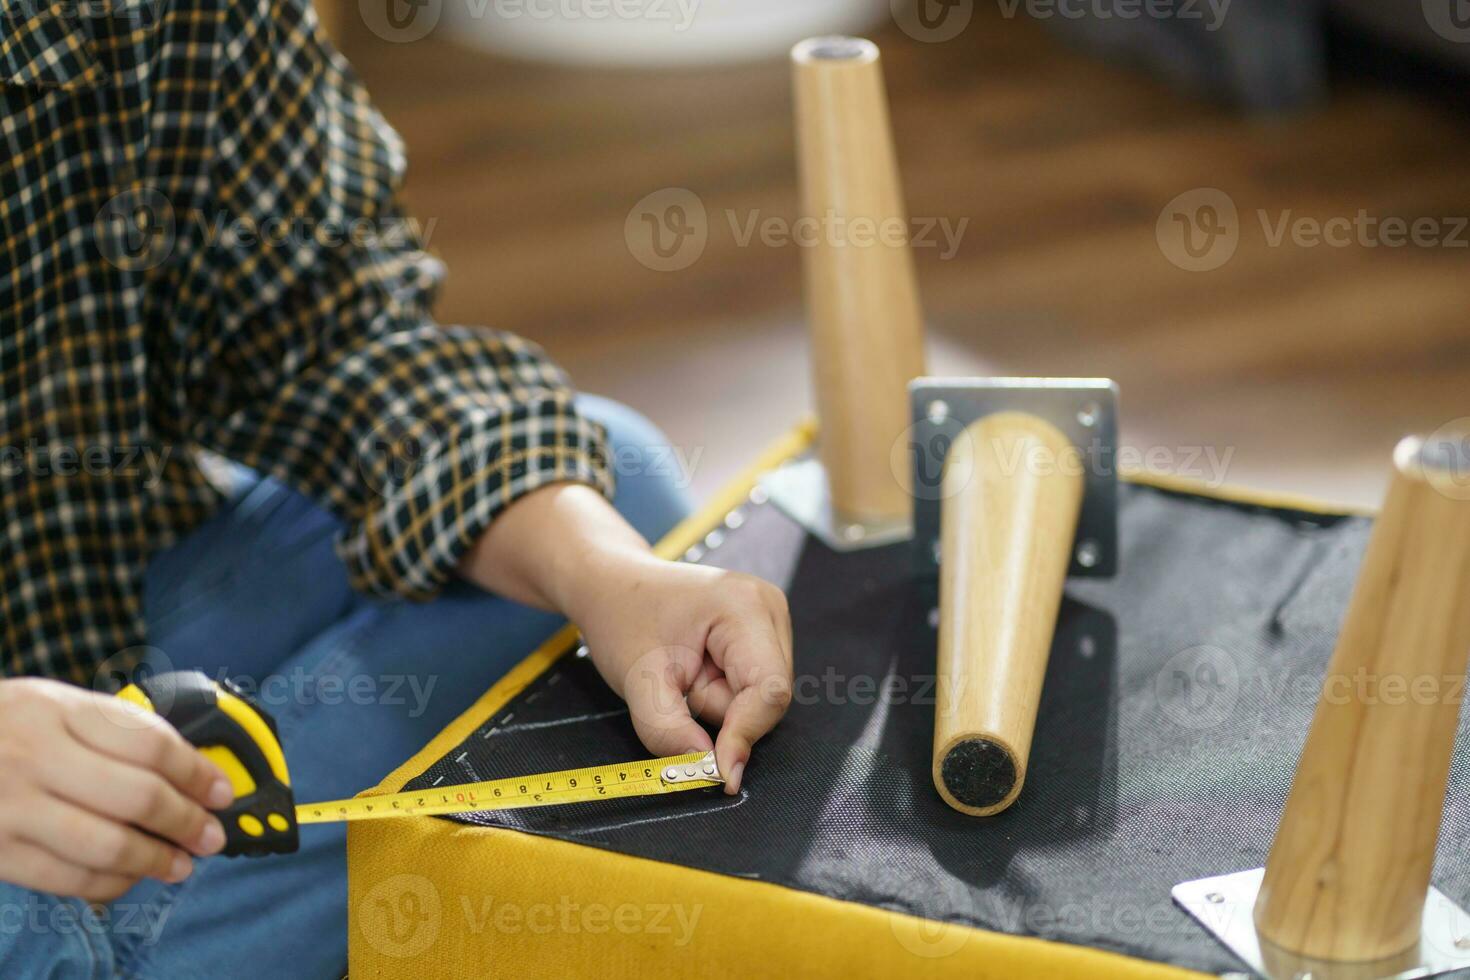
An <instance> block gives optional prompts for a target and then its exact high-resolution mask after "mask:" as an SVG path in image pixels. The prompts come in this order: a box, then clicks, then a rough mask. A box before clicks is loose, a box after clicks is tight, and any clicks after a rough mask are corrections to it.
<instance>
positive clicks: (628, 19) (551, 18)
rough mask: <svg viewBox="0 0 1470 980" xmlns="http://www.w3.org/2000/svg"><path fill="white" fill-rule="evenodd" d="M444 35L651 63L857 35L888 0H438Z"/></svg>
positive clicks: (769, 52)
mask: <svg viewBox="0 0 1470 980" xmlns="http://www.w3.org/2000/svg"><path fill="white" fill-rule="evenodd" d="M442 3H443V7H442V11H443V30H444V32H445V36H447V37H452V38H454V39H455V40H457V41H461V42H463V43H466V44H470V45H473V46H475V47H480V48H487V49H489V50H492V51H497V52H501V53H504V54H511V55H517V56H520V57H526V58H537V59H544V60H547V61H562V62H573V63H578V64H588V65H616V66H633V67H652V66H658V65H680V64H709V63H711V62H735V61H747V60H755V59H759V58H773V57H777V56H781V55H784V54H785V53H786V51H787V50H788V49H790V47H791V45H793V44H795V43H796V42H797V41H800V40H801V39H802V38H805V37H810V36H812V35H814V34H843V33H855V32H860V31H862V30H864V29H865V28H868V27H870V26H871V25H873V24H874V23H875V22H877V21H878V20H879V19H881V18H882V17H884V16H886V15H887V14H888V9H889V0H442Z"/></svg>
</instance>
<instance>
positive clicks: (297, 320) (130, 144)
mask: <svg viewBox="0 0 1470 980" xmlns="http://www.w3.org/2000/svg"><path fill="white" fill-rule="evenodd" d="M0 154H3V155H0V674H32V673H40V674H48V675H52V676H58V677H63V678H67V679H71V680H74V681H77V682H80V683H87V682H89V681H92V680H93V679H94V678H95V677H96V676H97V674H98V672H99V671H106V672H108V673H114V672H115V671H123V670H126V669H127V667H128V666H130V664H131V662H132V661H133V660H135V659H136V657H137V656H138V655H139V654H140V652H141V651H140V649H139V647H140V644H142V643H144V642H145V640H146V638H145V633H144V621H143V616H142V606H141V601H140V600H141V590H142V575H143V570H144V567H145V563H146V561H147V558H148V555H149V553H150V552H152V551H154V550H156V549H158V548H160V547H163V546H165V545H167V544H169V543H170V542H171V541H174V540H176V539H177V538H178V536H179V535H180V534H182V533H183V532H185V531H187V530H188V529H189V528H190V527H192V526H194V525H196V524H197V523H198V522H199V521H201V520H202V519H204V518H205V517H207V516H208V515H209V513H210V512H211V510H212V508H214V507H215V506H216V505H217V503H218V493H217V491H215V490H214V489H213V488H212V486H211V485H210V483H209V482H208V481H207V480H206V479H205V477H204V476H203V474H202V471H201V469H200V467H199V465H198V452H197V451H198V450H200V449H206V450H211V451H214V452H218V453H219V454H221V455H223V456H226V457H228V458H230V459H234V460H238V461H240V462H243V463H245V464H247V465H249V466H252V467H254V468H256V469H257V470H260V471H262V472H265V473H268V474H270V475H273V476H275V477H277V478H279V479H281V480H283V481H285V482H287V483H289V484H291V485H292V486H294V487H296V488H298V489H300V490H302V491H303V492H305V493H307V494H309V495H311V496H313V497H314V498H315V499H317V500H319V501H320V502H321V503H322V504H323V505H324V506H326V507H328V508H330V509H331V510H332V511H333V512H334V513H336V514H337V515H339V516H340V517H341V519H342V520H343V523H344V532H343V535H342V537H341V539H340V540H339V541H338V551H339V553H340V555H341V557H342V559H343V561H344V562H345V563H346V565H347V568H348V570H349V574H350V577H351V579H352V581H353V583H354V584H355V585H356V586H357V587H359V588H361V589H363V590H366V591H369V592H372V593H378V594H383V595H398V596H405V597H411V598H424V597H428V596H431V595H433V594H434V593H435V591H436V590H437V589H438V588H439V587H441V586H442V585H443V584H444V583H445V582H446V581H447V580H448V579H449V578H450V577H451V576H452V575H453V572H454V569H455V567H456V565H457V564H458V561H459V558H460V557H461V556H462V554H463V553H464V552H465V550H466V549H467V548H468V547H469V546H470V545H471V544H472V543H473V542H474V541H475V540H476V538H477V537H478V536H479V535H480V534H481V533H482V532H483V530H484V529H485V528H486V527H488V525H489V524H490V522H491V521H492V520H493V519H494V517H495V516H496V515H497V514H498V513H499V512H500V511H501V510H503V509H504V508H505V507H506V506H507V505H508V504H509V503H510V502H511V501H513V500H514V499H516V498H517V497H518V496H519V495H522V494H524V493H526V492H529V491H530V490H532V489H534V488H535V487H537V486H540V485H543V484H545V483H548V482H552V481H561V480H574V481H581V482H585V483H590V484H593V485H595V486H597V487H599V488H600V489H602V490H603V492H604V493H610V492H611V489H612V487H611V476H610V472H609V469H608V466H607V459H606V449H605V447H604V445H603V434H602V432H601V431H600V429H598V428H597V427H596V426H595V425H594V424H593V423H591V422H589V421H587V420H585V419H583V418H581V417H579V416H578V414H577V413H576V411H575V409H574V407H573V404H572V393H571V391H570V389H569V388H568V385H567V381H566V378H565V377H564V376H563V375H562V373H561V372H560V371H559V370H558V369H557V368H556V367H555V366H554V365H553V364H551V363H549V362H548V361H547V360H546V358H545V356H544V354H543V353H542V351H541V350H540V349H539V348H537V347H536V346H535V345H533V344H530V343H528V342H526V341H524V340H521V339H518V338H516V337H513V336H510V335H507V334H503V333H498V332H493V331H489V330H483V329H474V328H466V327H444V326H440V325H438V324H436V323H434V322H433V321H432V319H431V318H430V315H429V312H428V308H429V303H430V300H431V297H432V294H433V292H434V289H435V287H436V286H437V284H438V282H439V279H440V276H441V271H440V267H439V266H438V264H437V263H436V262H435V261H434V260H432V259H431V258H429V257H428V256H427V255H425V254H424V252H423V251H422V250H421V248H420V244H419V239H418V236H417V235H416V234H415V230H414V228H413V227H412V226H411V225H410V224H408V223H407V222H405V221H404V220H403V219H402V218H401V217H400V215H399V212H398V211H397V210H396V209H395V206H394V203H393V197H394V193H395V190H396V188H397V187H398V185H399V183H400V181H401V178H402V174H403V169H404V153H403V146H402V144H401V142H400V140H399V138H398V136H397V135H396V134H395V133H394V132H393V131H392V130H391V129H390V128H389V127H388V125H387V124H386V123H385V122H384V120H383V119H382V118H381V117H380V116H379V115H378V113H377V112H376V111H375V110H374V109H373V107H372V105H371V104H370V103H369V101H368V97H367V94H366V92H365V91H364V90H363V88H362V86H361V84H360V83H359V82H358V81H357V79H356V78H355V77H354V76H353V74H352V72H351V70H350V68H349V67H348V66H347V64H346V63H345V62H344V61H343V59H342V58H341V56H340V55H339V54H337V53H336V52H335V51H334V50H333V49H332V48H331V47H330V46H329V45H328V44H327V43H326V42H325V41H324V40H323V38H322V35H321V33H320V30H319V28H318V25H317V21H316V16H315V14H314V12H313V11H312V9H311V7H310V3H309V0H0ZM165 652H167V651H165Z"/></svg>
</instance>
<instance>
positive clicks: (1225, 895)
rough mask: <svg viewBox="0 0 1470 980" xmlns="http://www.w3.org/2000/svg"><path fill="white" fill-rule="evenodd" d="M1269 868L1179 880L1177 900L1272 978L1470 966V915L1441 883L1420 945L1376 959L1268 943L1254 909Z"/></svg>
mask: <svg viewBox="0 0 1470 980" xmlns="http://www.w3.org/2000/svg"><path fill="white" fill-rule="evenodd" d="M1264 875H1265V869H1264V868H1256V869H1255V870H1253V871H1241V872H1238V873H1236V874H1229V875H1219V876H1218V877H1214V878H1199V879H1197V880H1195V881H1186V882H1183V883H1182V884H1178V885H1175V886H1174V890H1173V895H1174V901H1175V902H1178V903H1179V905H1180V907H1181V908H1183V909H1184V911H1186V912H1188V913H1189V914H1190V915H1192V916H1194V917H1195V919H1197V920H1198V921H1199V923H1200V925H1202V926H1204V927H1205V929H1207V930H1208V931H1209V932H1210V934H1211V935H1213V936H1214V937H1215V938H1216V939H1218V940H1219V941H1220V942H1221V943H1222V944H1223V945H1224V946H1225V947H1226V948H1227V949H1229V950H1230V951H1231V952H1232V953H1234V954H1235V955H1236V956H1238V957H1240V958H1241V959H1242V960H1243V961H1245V963H1247V964H1248V965H1249V966H1250V968H1251V969H1252V970H1254V971H1255V972H1256V973H1257V974H1259V975H1260V976H1263V977H1266V978H1267V980H1302V978H1304V977H1305V978H1310V980H1410V978H1420V977H1434V976H1439V975H1440V974H1442V973H1448V972H1450V971H1451V970H1462V969H1465V968H1467V967H1470V915H1466V914H1465V912H1464V910H1462V909H1461V908H1460V907H1459V906H1458V905H1456V904H1455V903H1454V902H1452V901H1450V900H1449V899H1448V898H1447V897H1445V894H1444V893H1443V892H1441V891H1440V890H1439V889H1438V888H1430V889H1429V895H1428V897H1427V899H1426V900H1425V902H1424V927H1423V933H1422V936H1421V938H1420V941H1419V948H1418V949H1417V950H1410V951H1409V952H1408V953H1406V954H1405V955H1404V956H1402V957H1394V958H1392V959H1391V960H1381V961H1378V962H1374V963H1329V962H1325V961H1323V960H1308V959H1303V958H1302V957H1298V956H1293V955H1291V954H1289V953H1286V952H1285V951H1282V950H1276V949H1274V948H1272V947H1265V948H1263V946H1262V943H1261V940H1260V938H1259V937H1258V936H1257V935H1256V924H1255V921H1254V919H1253V918H1252V915H1253V913H1254V911H1255V907H1256V894H1257V893H1258V892H1259V891H1260V890H1261V879H1262V877H1264Z"/></svg>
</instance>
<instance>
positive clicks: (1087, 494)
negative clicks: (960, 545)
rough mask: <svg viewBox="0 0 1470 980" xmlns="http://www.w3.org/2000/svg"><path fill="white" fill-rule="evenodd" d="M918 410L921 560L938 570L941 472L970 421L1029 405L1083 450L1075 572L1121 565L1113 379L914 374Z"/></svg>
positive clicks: (915, 448) (915, 450)
mask: <svg viewBox="0 0 1470 980" xmlns="http://www.w3.org/2000/svg"><path fill="white" fill-rule="evenodd" d="M909 398H910V402H911V404H912V411H913V420H914V421H913V426H912V429H911V430H910V432H911V442H910V452H911V453H912V455H913V460H914V483H913V487H914V560H915V567H916V568H918V570H919V571H920V573H921V574H928V575H937V574H938V572H939V558H940V555H939V512H940V504H941V502H942V499H941V498H942V496H943V495H942V493H941V490H940V474H942V473H943V471H944V456H945V454H946V453H948V451H949V447H950V446H951V445H952V444H953V443H954V440H955V439H957V438H960V437H961V435H962V434H963V433H964V431H965V428H966V427H967V426H968V425H970V423H972V422H975V421H977V420H978V419H981V418H984V417H985V416H987V415H992V414H994V413H996V412H1026V413H1028V414H1030V415H1035V416H1037V417H1038V418H1041V419H1045V420H1046V421H1047V422H1050V423H1051V424H1052V425H1054V426H1056V427H1057V429H1058V430H1060V431H1061V433H1062V434H1063V435H1065V436H1066V437H1067V438H1068V439H1070V440H1071V441H1072V444H1073V445H1074V446H1076V447H1077V449H1078V451H1079V452H1080V453H1081V462H1082V464H1083V467H1084V475H1083V494H1082V510H1081V512H1080V513H1079V514H1078V515H1077V540H1076V544H1075V545H1074V547H1073V549H1072V563H1071V567H1070V568H1069V569H1068V574H1069V575H1083V576H1095V577H1096V576H1110V575H1113V574H1115V573H1116V572H1117V570H1118V485H1117V472H1116V469H1117V468H1116V465H1115V457H1116V455H1117V445H1118V386H1117V385H1116V384H1114V383H1113V382H1112V381H1110V380H1108V379H1106V378H915V379H914V380H913V381H912V382H910V383H909Z"/></svg>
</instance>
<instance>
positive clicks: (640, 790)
mask: <svg viewBox="0 0 1470 980" xmlns="http://www.w3.org/2000/svg"><path fill="white" fill-rule="evenodd" d="M724 781H725V780H724V777H722V776H721V775H720V773H719V770H718V769H717V768H716V767H715V757H714V753H713V752H692V753H689V754H687V755H674V756H667V757H665V758H662V759H648V760H646V761H643V762H622V763H613V764H612V765H607V766H592V767H590V768H587V769H566V770H563V771H561V772H545V773H539V774H537V775H534V776H514V777H511V778H508V779H491V780H487V781H485V782H479V783H466V784H464V785H461V786H446V787H444V788H443V789H439V788H430V789H426V790H414V791H412V792H407V793H391V794H388V795H386V796H361V797H357V798H355V799H351V800H332V801H330V802H324V803H303V804H301V805H299V806H297V807H296V822H297V823H334V822H337V821H342V820H384V819H389V818H392V817H415V816H417V817H430V816H446V815H449V814H455V813H475V812H479V811H487V810H517V809H523V808H525V807H534V806H557V805H560V804H564V803H588V802H592V801H594V800H605V799H619V798H625V797H630V796H656V795H659V794H661V793H679V792H683V791H684V790H688V789H702V788H704V787H707V786H718V785H720V784H721V783H723V782H724Z"/></svg>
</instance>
